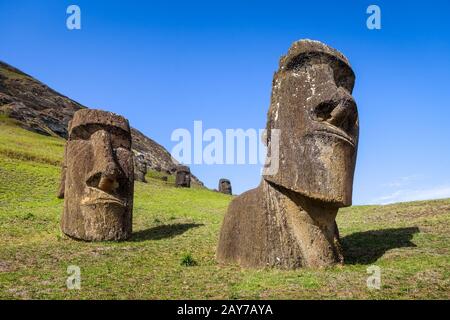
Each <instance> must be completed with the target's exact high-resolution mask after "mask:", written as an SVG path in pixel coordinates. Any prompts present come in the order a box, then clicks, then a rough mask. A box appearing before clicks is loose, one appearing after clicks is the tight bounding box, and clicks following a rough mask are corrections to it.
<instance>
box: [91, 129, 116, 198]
mask: <svg viewBox="0 0 450 320" xmlns="http://www.w3.org/2000/svg"><path fill="white" fill-rule="evenodd" d="M91 142H92V146H93V148H94V159H93V161H94V166H93V170H92V172H91V174H90V175H89V176H90V178H89V179H88V185H89V186H92V187H96V188H99V189H101V190H103V191H105V192H112V191H114V190H115V189H117V188H118V187H119V182H118V181H119V176H120V169H119V166H118V165H117V162H116V160H115V156H114V150H113V147H112V145H111V135H110V134H109V133H108V132H107V131H105V130H98V131H97V132H95V133H94V134H92V135H91Z"/></svg>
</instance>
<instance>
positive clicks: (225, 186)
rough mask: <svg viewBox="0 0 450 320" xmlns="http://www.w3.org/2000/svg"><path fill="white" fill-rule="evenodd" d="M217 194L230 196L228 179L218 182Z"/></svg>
mask: <svg viewBox="0 0 450 320" xmlns="http://www.w3.org/2000/svg"><path fill="white" fill-rule="evenodd" d="M218 191H219V192H221V193H225V194H232V192H231V182H230V180H228V179H220V180H219V189H218Z"/></svg>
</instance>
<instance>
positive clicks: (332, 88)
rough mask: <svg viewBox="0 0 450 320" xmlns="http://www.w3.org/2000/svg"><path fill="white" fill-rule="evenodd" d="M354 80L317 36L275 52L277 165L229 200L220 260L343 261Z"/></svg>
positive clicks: (272, 119) (271, 118) (285, 264)
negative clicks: (340, 225) (341, 221)
mask: <svg viewBox="0 0 450 320" xmlns="http://www.w3.org/2000/svg"><path fill="white" fill-rule="evenodd" d="M354 82H355V75H354V73H353V71H352V69H351V67H350V64H349V62H348V60H347V59H346V58H345V57H344V55H342V54H341V53H340V52H338V51H336V50H335V49H332V48H330V47H329V46H327V45H325V44H323V43H321V42H318V41H312V40H301V41H297V42H295V43H294V44H293V45H292V46H291V48H290V49H289V51H288V53H287V55H285V56H283V57H282V58H281V59H280V65H279V69H278V71H277V72H276V73H275V75H274V79H273V87H272V97H271V104H270V108H269V112H268V121H267V146H268V150H269V155H270V150H272V147H273V146H272V145H271V144H272V140H271V130H273V129H278V130H277V132H278V133H279V136H278V138H277V141H278V144H279V148H278V149H277V150H278V151H279V158H278V160H279V166H278V170H277V171H276V172H274V173H273V174H271V175H269V174H266V175H264V174H263V177H262V181H261V183H260V185H259V186H258V187H257V188H256V189H253V190H250V191H247V192H245V193H244V194H242V195H241V196H239V197H237V198H235V199H234V200H233V201H232V202H231V204H230V206H229V208H228V212H227V214H226V216H225V218H224V222H223V225H222V230H221V233H220V239H219V244H218V248H217V259H218V261H219V262H222V263H238V264H240V265H242V266H245V267H265V266H273V267H279V268H287V269H294V268H299V267H324V266H330V265H334V264H337V263H343V255H342V251H341V247H340V244H339V233H338V229H337V225H336V222H335V219H336V215H337V212H338V209H339V208H341V207H346V206H350V205H351V200H352V185H353V174H354V169H355V162H356V152H357V145H358V130H359V129H358V112H357V108H356V103H355V101H354V100H353V97H352V96H351V94H352V90H353V86H354ZM273 140H274V141H275V139H273Z"/></svg>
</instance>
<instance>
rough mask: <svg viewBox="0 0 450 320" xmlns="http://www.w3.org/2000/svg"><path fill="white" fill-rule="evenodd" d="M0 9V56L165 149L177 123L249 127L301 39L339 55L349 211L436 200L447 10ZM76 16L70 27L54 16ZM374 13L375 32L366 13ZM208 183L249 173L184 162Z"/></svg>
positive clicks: (448, 60) (445, 107)
mask: <svg viewBox="0 0 450 320" xmlns="http://www.w3.org/2000/svg"><path fill="white" fill-rule="evenodd" d="M425 3H428V2H421V3H416V2H412V1H363V0H358V1H345V4H343V1H340V2H337V1H282V0H279V1H273V2H265V1H245V0H240V1H223V2H220V3H219V2H218V1H171V2H167V1H131V0H129V1H120V2H119V1H93V0H86V1H85V0H73V1H63V0H55V1H45V3H44V2H42V1H41V2H38V1H23V0H17V1H5V0H0V39H1V45H0V59H1V60H3V61H5V62H7V63H10V64H12V65H14V66H16V67H18V68H20V69H22V70H23V71H25V72H27V73H29V74H31V75H33V76H35V77H36V78H38V79H39V80H41V81H43V82H44V83H46V84H48V85H49V86H50V87H52V88H54V89H56V90H57V91H59V92H61V93H63V94H65V95H67V96H69V97H71V98H72V99H75V100H77V101H79V102H80V103H82V104H84V105H86V106H89V107H91V108H100V109H106V110H110V111H114V112H117V113H119V114H122V115H124V116H126V117H127V118H128V119H129V120H130V123H131V124H132V126H134V127H136V128H137V129H139V130H141V131H142V132H144V133H145V134H147V135H148V136H150V137H151V138H153V139H155V140H156V141H158V142H159V143H161V144H162V145H164V146H165V147H166V148H167V149H168V150H171V149H172V147H173V146H174V145H175V143H174V142H172V141H171V140H170V136H171V133H172V131H173V130H174V129H177V128H187V129H189V130H192V129H193V122H194V120H202V121H203V126H204V128H205V129H207V128H218V129H221V130H223V131H224V130H225V129H227V128H232V129H233V128H243V129H248V128H263V127H264V125H265V120H266V119H265V118H266V112H267V109H268V107H269V99H270V90H271V81H272V76H273V72H274V71H275V70H276V68H277V65H278V59H279V57H280V56H281V55H282V54H284V53H285V52H286V51H287V49H288V48H289V46H290V45H291V43H292V42H293V41H295V40H298V39H301V38H310V39H316V40H320V41H323V42H325V43H327V44H329V45H331V46H332V47H335V48H336V49H338V50H340V51H342V52H343V53H344V54H345V55H346V56H347V57H348V58H349V60H350V62H351V64H352V66H353V69H354V70H355V73H356V76H357V79H356V85H355V89H354V93H353V95H354V97H355V99H356V101H357V103H358V108H359V115H360V130H361V131H360V144H359V152H358V160H357V168H356V173H355V183H354V203H355V204H366V203H388V202H396V201H407V200H414V199H428V198H442V197H450V148H449V146H450V125H449V119H450V105H449V104H450V90H449V84H450V24H449V23H448V20H449V16H450V2H448V1H446V0H442V1H433V5H432V6H429V7H427V6H425ZM71 4H76V5H78V6H79V7H80V8H81V21H82V28H81V30H72V31H70V30H68V29H67V28H66V18H67V16H68V15H67V14H66V8H67V7H68V6H69V5H71ZM370 4H377V5H378V6H379V7H380V8H381V24H382V29H381V30H369V29H367V27H366V19H367V17H368V15H367V14H366V8H367V7H368V6H369V5H370ZM191 168H192V170H193V172H194V174H196V175H197V176H198V177H200V179H202V180H203V181H204V182H205V183H206V185H207V186H208V187H216V185H217V182H218V180H219V178H222V177H227V178H229V179H230V180H231V181H232V185H233V190H234V192H235V193H240V192H243V191H245V190H248V189H250V188H252V187H254V186H256V185H257V184H258V183H259V180H260V168H259V166H258V165H233V166H232V165H215V166H210V165H193V166H192V167H191Z"/></svg>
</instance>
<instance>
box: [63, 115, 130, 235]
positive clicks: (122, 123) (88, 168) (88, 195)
mask: <svg viewBox="0 0 450 320" xmlns="http://www.w3.org/2000/svg"><path fill="white" fill-rule="evenodd" d="M63 167H64V168H65V171H66V172H65V178H64V179H65V183H64V186H65V187H64V213H63V215H62V220H61V228H62V231H63V232H64V233H65V234H66V235H68V236H70V237H72V238H76V239H81V240H87V241H101V240H124V239H127V238H128V237H129V236H130V235H131V222H132V210H133V188H134V175H133V152H132V151H131V133H130V126H129V124H128V120H126V119H125V118H123V117H121V116H119V115H116V114H114V113H111V112H106V111H100V110H91V109H82V110H79V111H77V112H75V114H74V116H73V119H72V121H71V122H70V123H69V138H68V140H67V144H66V152H65V159H64V166H63Z"/></svg>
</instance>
